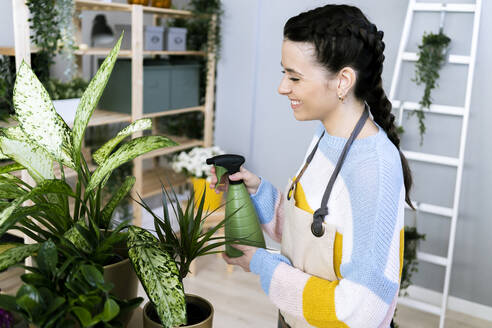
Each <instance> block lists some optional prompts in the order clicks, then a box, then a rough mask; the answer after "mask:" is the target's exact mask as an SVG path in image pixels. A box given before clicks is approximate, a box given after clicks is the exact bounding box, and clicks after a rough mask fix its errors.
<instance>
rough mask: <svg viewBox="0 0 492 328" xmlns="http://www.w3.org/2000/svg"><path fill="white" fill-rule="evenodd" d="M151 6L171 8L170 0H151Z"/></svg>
mask: <svg viewBox="0 0 492 328" xmlns="http://www.w3.org/2000/svg"><path fill="white" fill-rule="evenodd" d="M152 6H153V7H158V8H171V0H152Z"/></svg>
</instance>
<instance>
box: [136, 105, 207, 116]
mask: <svg viewBox="0 0 492 328" xmlns="http://www.w3.org/2000/svg"><path fill="white" fill-rule="evenodd" d="M204 110H205V107H204V106H197V107H189V108H181V109H169V110H166V111H162V112H157V113H149V114H143V116H142V117H144V118H155V117H161V116H169V115H177V114H185V113H191V112H203V111H204Z"/></svg>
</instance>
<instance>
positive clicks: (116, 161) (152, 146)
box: [86, 136, 177, 191]
mask: <svg viewBox="0 0 492 328" xmlns="http://www.w3.org/2000/svg"><path fill="white" fill-rule="evenodd" d="M176 145H177V143H175V142H174V141H172V140H171V139H169V138H166V137H162V136H145V137H140V138H136V139H133V140H131V141H129V142H127V143H126V144H124V145H123V146H121V147H120V148H119V149H118V150H117V151H115V152H114V153H113V154H111V156H109V157H108V158H107V159H106V161H105V162H104V163H103V164H102V165H101V166H99V167H98V168H97V169H96V170H95V171H94V173H93V174H92V177H91V179H90V181H89V185H88V186H87V189H86V190H87V191H91V190H92V189H94V188H95V187H96V186H97V185H98V184H99V183H100V182H101V181H103V179H104V177H105V176H106V175H107V174H111V172H112V171H113V170H114V169H115V168H117V167H118V166H120V165H121V164H123V163H126V162H128V161H131V160H133V159H134V158H136V157H138V156H140V155H142V154H145V153H148V152H150V151H153V150H156V149H159V148H165V147H169V146H176Z"/></svg>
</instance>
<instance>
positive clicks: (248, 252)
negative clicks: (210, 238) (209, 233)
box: [222, 244, 258, 272]
mask: <svg viewBox="0 0 492 328" xmlns="http://www.w3.org/2000/svg"><path fill="white" fill-rule="evenodd" d="M231 246H232V247H234V248H237V249H238V250H240V251H241V252H243V256H240V257H229V256H227V255H226V253H225V252H224V253H222V257H223V258H224V261H226V262H227V264H232V265H238V266H240V267H241V268H243V270H244V271H246V272H249V271H251V270H250V269H249V263H250V262H251V259H252V258H253V255H254V254H255V253H256V250H257V249H258V247H253V246H247V245H238V244H235V245H231Z"/></svg>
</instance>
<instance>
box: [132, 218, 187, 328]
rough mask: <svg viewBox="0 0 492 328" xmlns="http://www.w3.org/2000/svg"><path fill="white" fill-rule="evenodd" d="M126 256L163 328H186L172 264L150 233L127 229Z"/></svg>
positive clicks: (179, 290)
mask: <svg viewBox="0 0 492 328" xmlns="http://www.w3.org/2000/svg"><path fill="white" fill-rule="evenodd" d="M128 232H129V234H128V242H127V243H128V244H127V245H128V256H129V257H130V261H131V262H132V264H133V268H134V269H135V272H136V273H137V276H138V278H139V279H140V282H141V283H142V285H143V286H144V288H145V291H146V293H147V296H149V299H150V300H151V301H152V303H153V304H154V306H155V309H156V311H157V314H158V316H159V319H161V323H162V325H164V327H177V326H180V325H182V324H186V303H185V295H184V291H183V285H182V283H181V282H180V280H179V272H178V268H177V266H176V263H175V262H174V260H173V259H172V258H171V256H170V255H169V254H168V253H167V252H165V251H164V250H162V249H161V248H160V247H159V241H158V240H157V238H155V237H154V236H153V235H152V234H151V233H150V232H148V231H146V230H144V229H142V228H139V227H135V226H131V227H130V229H129V231H128Z"/></svg>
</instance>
